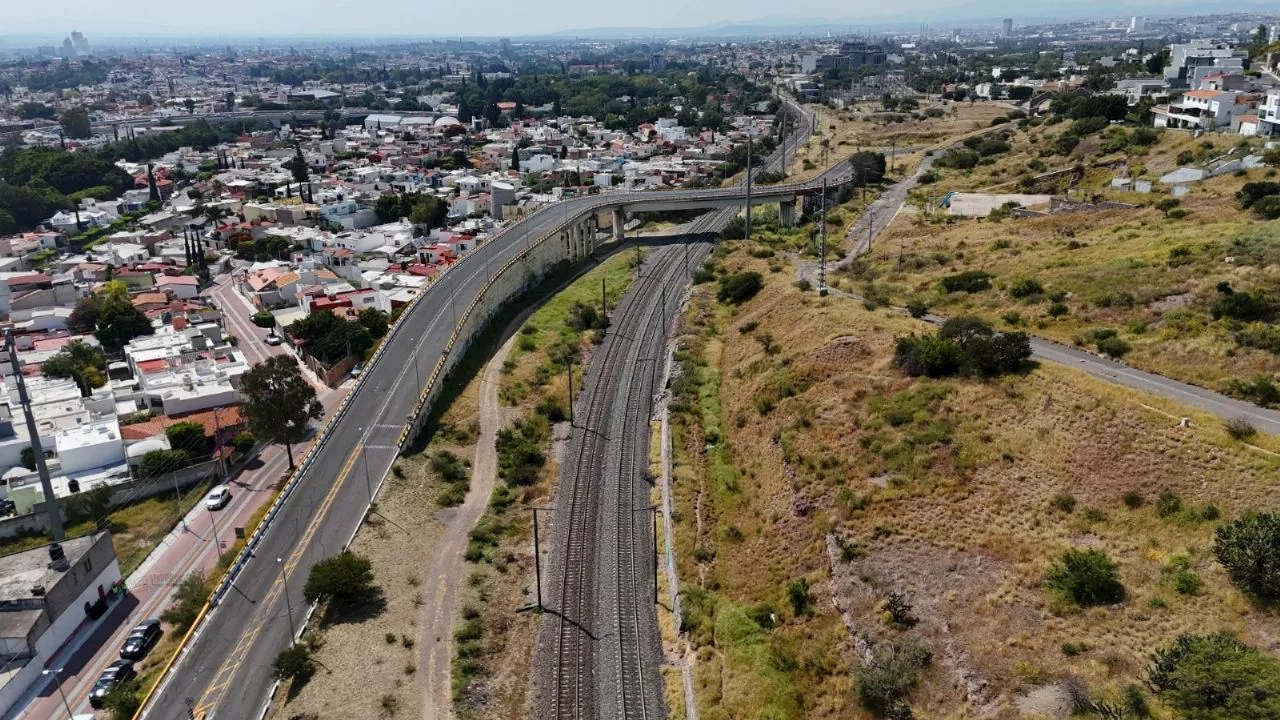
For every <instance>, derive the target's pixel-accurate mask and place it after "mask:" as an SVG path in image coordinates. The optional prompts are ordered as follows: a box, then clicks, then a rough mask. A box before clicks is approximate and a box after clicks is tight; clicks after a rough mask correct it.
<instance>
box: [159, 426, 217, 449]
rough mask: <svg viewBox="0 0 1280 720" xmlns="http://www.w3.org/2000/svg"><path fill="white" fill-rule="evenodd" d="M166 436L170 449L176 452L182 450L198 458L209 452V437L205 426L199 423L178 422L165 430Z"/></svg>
mask: <svg viewBox="0 0 1280 720" xmlns="http://www.w3.org/2000/svg"><path fill="white" fill-rule="evenodd" d="M164 436H165V437H166V438H168V439H169V447H171V448H173V449H174V450H182V451H185V452H187V453H189V454H191V455H194V456H197V457H198V456H201V455H204V454H206V453H208V451H209V436H208V435H206V434H205V428H204V425H201V424H200V423H198V422H195V421H192V420H184V421H182V422H176V423H174V424H172V425H170V426H169V427H167V428H165V429H164Z"/></svg>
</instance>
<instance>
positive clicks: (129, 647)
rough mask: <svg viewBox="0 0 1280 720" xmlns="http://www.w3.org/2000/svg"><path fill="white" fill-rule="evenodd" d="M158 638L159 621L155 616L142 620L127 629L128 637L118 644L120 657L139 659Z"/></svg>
mask: <svg viewBox="0 0 1280 720" xmlns="http://www.w3.org/2000/svg"><path fill="white" fill-rule="evenodd" d="M159 638H160V621H159V620H156V619H155V618H150V619H148V620H143V621H142V622H140V623H138V626H137V627H135V628H134V629H133V630H130V631H129V637H127V638H125V641H124V645H121V646H120V657H122V658H124V659H125V660H141V659H142V658H143V657H145V656H146V654H147V651H148V650H150V649H151V646H152V645H154V644H155V642H156V640H158V639H159Z"/></svg>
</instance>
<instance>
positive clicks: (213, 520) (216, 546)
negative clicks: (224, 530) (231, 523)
mask: <svg viewBox="0 0 1280 720" xmlns="http://www.w3.org/2000/svg"><path fill="white" fill-rule="evenodd" d="M205 510H208V512H209V525H210V526H211V527H212V528H213V547H214V549H215V550H217V551H218V559H219V560H221V559H222V543H220V542H218V520H217V518H215V517H214V516H213V511H212V510H209V508H208V506H205Z"/></svg>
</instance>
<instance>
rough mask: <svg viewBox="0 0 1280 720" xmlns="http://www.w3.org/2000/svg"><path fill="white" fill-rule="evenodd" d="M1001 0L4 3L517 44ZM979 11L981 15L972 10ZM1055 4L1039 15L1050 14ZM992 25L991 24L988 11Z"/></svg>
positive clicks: (39, 10) (47, 32) (77, 21)
mask: <svg viewBox="0 0 1280 720" xmlns="http://www.w3.org/2000/svg"><path fill="white" fill-rule="evenodd" d="M1004 4H1005V2H1002V1H1001V0H978V1H977V2H975V1H974V0H895V1H894V2H881V1H879V0H854V1H853V2H850V0H790V1H788V2H778V0H632V1H630V2H617V1H613V2H609V1H606V2H600V1H599V0H594V1H593V0H586V1H584V0H576V1H571V2H535V1H533V0H450V1H448V2H444V1H443V0H263V1H261V2H250V3H243V2H231V3H218V2H214V3H192V2H174V1H173V0H129V1H128V2H107V1H106V0H0V35H7V34H15V35H16V34H21V35H40V36H65V35H66V34H67V33H68V32H70V31H71V30H73V29H74V30H80V31H81V32H83V33H85V34H86V35H88V36H89V37H90V40H91V41H92V39H93V36H94V35H95V34H96V35H99V36H129V37H136V36H144V35H147V36H150V35H159V36H165V35H181V36H184V37H228V36H234V37H243V38H257V37H279V36H282V35H314V34H343V35H396V36H405V35H427V36H430V35H463V36H488V37H493V36H505V35H510V36H519V35H535V34H543V33H552V32H557V31H561V30H568V29H581V28H593V27H658V28H661V27H667V28H671V27H676V28H680V27H697V26H703V25H710V24H718V23H725V22H742V21H756V20H760V19H767V20H768V21H770V22H779V23H786V22H788V20H790V21H810V20H814V19H823V20H842V19H846V18H858V17H865V18H868V19H870V18H876V17H885V16H890V15H892V16H895V17H902V15H903V14H907V15H908V16H910V15H911V14H913V13H919V20H918V21H917V20H915V19H914V18H911V19H910V22H913V23H914V22H921V23H925V22H929V14H930V13H937V12H939V11H945V10H951V11H952V12H955V11H956V10H957V9H958V8H960V7H964V6H968V7H967V8H966V9H970V8H971V9H972V10H973V11H974V12H977V13H982V11H983V10H989V11H993V12H994V11H995V10H996V6H998V5H1004ZM975 5H977V6H978V7H974V6H975ZM1052 6H1053V4H1046V5H1045V6H1044V8H1043V9H1041V10H1040V12H1041V13H1044V12H1045V11H1046V10H1047V9H1048V8H1049V7H1052ZM982 14H983V15H984V16H986V17H990V16H989V15H986V14H985V13H982Z"/></svg>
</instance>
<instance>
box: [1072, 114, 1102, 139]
mask: <svg viewBox="0 0 1280 720" xmlns="http://www.w3.org/2000/svg"><path fill="white" fill-rule="evenodd" d="M1109 124H1110V123H1109V122H1108V121H1107V119H1106V118H1105V117H1102V116H1097V115H1095V116H1094V117H1087V118H1081V119H1079V120H1076V121H1075V122H1074V123H1072V125H1071V132H1073V133H1075V134H1076V135H1092V134H1093V133H1096V132H1098V131H1099V130H1101V129H1103V128H1105V127H1106V126H1107V125H1109Z"/></svg>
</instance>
